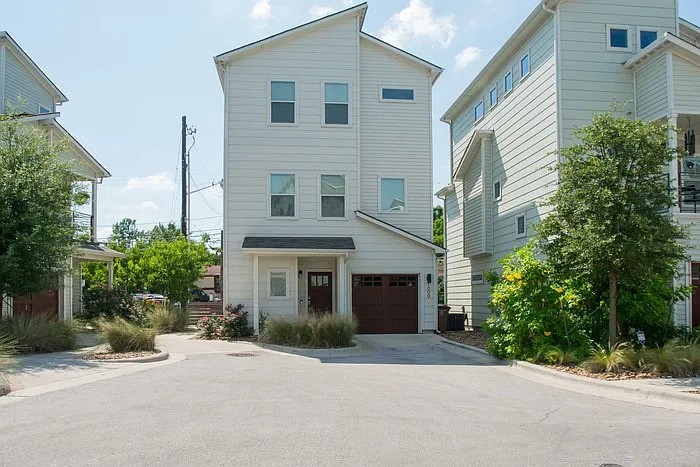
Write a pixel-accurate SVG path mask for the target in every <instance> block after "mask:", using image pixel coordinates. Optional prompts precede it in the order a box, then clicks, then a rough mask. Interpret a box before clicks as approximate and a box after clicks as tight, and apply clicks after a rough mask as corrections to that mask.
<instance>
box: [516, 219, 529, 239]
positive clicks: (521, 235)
mask: <svg viewBox="0 0 700 467" xmlns="http://www.w3.org/2000/svg"><path fill="white" fill-rule="evenodd" d="M521 217H522V218H523V225H524V226H525V229H524V230H523V232H522V233H518V219H520V218H521ZM523 237H527V216H526V215H525V214H521V215H519V216H515V238H523Z"/></svg>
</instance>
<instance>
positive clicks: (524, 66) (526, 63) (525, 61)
mask: <svg viewBox="0 0 700 467" xmlns="http://www.w3.org/2000/svg"><path fill="white" fill-rule="evenodd" d="M528 73H530V55H525V56H524V57H523V58H521V59H520V77H521V78H522V77H524V76H527V74H528Z"/></svg>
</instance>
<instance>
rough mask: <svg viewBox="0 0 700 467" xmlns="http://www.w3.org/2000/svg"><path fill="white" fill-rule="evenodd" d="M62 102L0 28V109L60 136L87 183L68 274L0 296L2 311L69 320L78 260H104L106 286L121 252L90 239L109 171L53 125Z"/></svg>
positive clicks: (74, 308)
mask: <svg viewBox="0 0 700 467" xmlns="http://www.w3.org/2000/svg"><path fill="white" fill-rule="evenodd" d="M67 101H68V98H67V97H66V96H65V95H64V94H63V93H62V92H61V91H60V90H59V89H58V88H57V87H56V85H55V84H54V83H53V82H52V81H51V80H50V79H49V77H48V76H46V74H44V72H43V71H41V69H40V68H39V67H38V66H37V65H36V63H34V61H33V60H32V59H31V58H30V57H29V55H27V53H26V52H25V51H24V50H22V48H21V47H20V46H19V45H18V44H17V42H15V41H14V39H13V38H12V37H11V36H10V35H9V34H8V33H7V32H5V31H0V113H2V114H7V113H12V114H14V115H15V116H16V118H17V119H18V120H20V121H21V122H22V123H24V124H27V125H35V126H38V127H40V128H42V129H43V130H45V132H46V135H47V137H48V138H50V139H51V140H65V141H66V143H67V148H66V149H65V152H64V153H63V154H61V157H62V158H63V159H64V160H66V161H69V162H70V164H71V167H72V171H73V172H74V173H75V174H76V175H78V178H79V180H80V183H83V184H85V185H89V191H91V193H92V196H91V197H90V202H89V203H88V205H86V206H76V207H75V210H74V211H73V220H74V222H75V223H76V226H77V227H78V229H79V233H80V234H81V238H83V239H84V240H86V241H85V242H83V243H81V244H80V246H79V248H77V250H76V252H75V255H74V257H73V258H72V260H71V265H72V267H73V272H72V273H70V274H67V275H66V276H65V277H61V278H58V280H57V285H56V288H55V289H50V290H45V291H43V292H40V293H34V294H30V295H27V296H24V297H14V298H10V297H4V298H5V299H4V300H2V314H3V315H11V314H13V313H16V314H21V313H28V314H37V313H46V314H49V315H52V316H56V317H58V318H62V319H69V318H71V317H72V316H73V314H75V313H77V312H79V311H80V310H81V303H82V277H81V264H82V263H83V262H85V261H102V262H106V263H108V264H109V265H110V267H109V271H110V274H109V281H110V286H111V278H112V274H111V272H112V267H111V266H112V261H113V259H114V258H118V257H123V256H124V255H123V254H122V253H119V252H116V251H113V250H111V249H109V248H106V247H104V246H102V245H99V244H98V243H97V242H96V237H95V235H96V232H97V185H98V184H100V183H101V182H102V180H103V179H104V178H106V177H109V176H110V173H109V172H108V171H107V169H105V168H104V167H103V166H102V165H101V164H100V163H99V162H98V161H97V160H96V159H95V158H94V157H93V156H92V155H91V154H90V153H89V152H88V151H87V150H86V149H85V148H84V147H83V146H82V145H81V144H80V143H79V142H78V140H76V139H75V138H74V137H73V136H72V135H71V134H70V133H69V132H68V131H67V130H66V129H65V128H64V127H63V126H62V125H61V124H60V123H58V120H57V119H58V117H60V115H61V114H60V113H59V112H58V110H57V106H60V105H61V104H63V103H64V102H67ZM86 188H88V187H87V186H86Z"/></svg>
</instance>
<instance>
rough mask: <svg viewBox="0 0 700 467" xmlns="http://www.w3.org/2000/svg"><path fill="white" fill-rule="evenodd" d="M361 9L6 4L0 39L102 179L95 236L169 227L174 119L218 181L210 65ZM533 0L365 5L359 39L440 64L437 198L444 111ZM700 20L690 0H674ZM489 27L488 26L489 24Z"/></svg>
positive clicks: (204, 224)
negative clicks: (56, 101)
mask: <svg viewBox="0 0 700 467" xmlns="http://www.w3.org/2000/svg"><path fill="white" fill-rule="evenodd" d="M357 3H360V1H348V0H197V1H192V0H190V1H185V0H172V1H164V0H139V1H134V0H120V1H114V0H112V1H104V0H103V1H94V0H62V1H55V0H33V1H9V0H2V6H1V7H0V10H2V15H1V16H0V30H6V31H7V32H9V33H10V35H11V36H12V37H13V38H14V39H15V41H17V42H18V43H19V45H20V46H21V47H22V48H23V49H24V50H25V52H27V53H28V54H29V56H31V57H32V59H33V60H34V61H35V62H36V63H37V64H38V65H39V67H40V68H41V69H42V70H43V71H44V72H45V73H46V74H47V75H48V76H49V77H50V78H51V80H52V81H53V82H54V83H56V85H57V86H58V87H59V88H60V89H61V91H63V93H64V94H66V95H67V96H68V98H69V102H67V103H65V104H63V105H62V106H61V107H59V108H58V110H59V111H60V112H61V117H60V122H61V124H62V125H64V126H65V127H66V128H67V129H68V130H69V131H70V132H71V133H72V134H73V136H75V137H76V138H77V139H78V141H80V142H81V143H82V144H83V146H85V147H86V148H87V149H88V151H90V153H91V154H92V155H93V156H94V157H96V158H97V159H98V160H99V161H100V162H101V163H102V165H104V166H105V167H106V168H107V169H108V170H109V171H110V172H111V174H112V177H111V178H108V179H105V180H104V183H103V184H102V185H101V186H100V187H99V191H98V206H99V213H98V225H99V229H98V239H100V240H106V238H107V237H108V236H109V233H110V231H111V225H112V224H113V223H115V222H117V221H119V220H120V219H123V218H125V217H130V218H133V219H136V220H137V223H138V225H139V226H141V227H142V228H146V229H147V228H150V227H152V226H153V225H155V224H156V223H159V222H160V223H167V222H169V221H174V222H175V223H176V224H178V225H179V218H180V214H179V208H180V182H179V179H180V167H179V163H178V161H179V157H180V156H179V153H180V121H181V117H182V116H183V115H186V116H187V121H188V124H189V125H191V126H194V127H195V128H196V129H197V133H196V135H195V138H196V142H195V144H194V146H193V147H192V149H191V152H190V155H191V172H192V187H191V189H192V190H195V189H198V188H203V187H206V186H208V185H211V184H212V182H216V181H218V180H220V179H221V178H222V174H223V92H222V90H221V85H220V83H219V79H218V77H217V74H216V70H215V67H214V62H213V60H212V57H213V56H214V55H217V54H219V53H222V52H225V51H227V50H230V49H233V48H236V47H239V46H241V45H245V44H247V43H249V42H252V41H255V40H258V39H261V38H264V37H267V36H269V35H272V34H275V33H277V32H280V31H282V30H285V29H288V28H290V27H295V26H297V25H300V24H303V23H305V22H308V21H311V20H313V19H315V18H318V17H320V16H323V15H326V14H329V13H332V12H334V11H338V10H341V9H344V8H347V7H348V6H350V5H353V4H357ZM539 3H540V1H539V0H381V1H380V0H369V10H368V12H367V17H366V19H365V23H364V27H363V30H364V31H366V32H368V33H370V34H373V35H376V36H378V37H380V38H382V39H384V40H385V41H387V42H389V43H391V44H393V45H396V46H398V47H401V48H403V49H404V50H406V51H408V52H410V53H413V54H415V55H418V56H419V57H422V58H424V59H426V60H428V61H430V62H432V63H436V64H438V65H440V66H442V67H443V68H445V71H444V73H443V74H442V76H441V77H440V79H439V80H438V81H437V83H436V85H435V87H434V89H433V164H434V170H433V174H434V179H433V186H434V188H435V190H434V191H437V190H438V189H439V188H441V187H442V186H444V185H446V184H447V183H448V182H449V128H448V126H447V125H446V124H444V123H442V122H440V121H439V118H440V116H441V115H442V114H443V113H444V111H445V110H447V108H448V107H449V106H450V104H451V103H452V102H453V101H454V99H456V98H457V96H459V94H460V93H461V92H462V90H464V88H465V87H466V86H467V85H468V84H469V82H470V81H471V80H472V79H473V77H474V76H475V75H476V74H477V73H478V72H479V70H481V68H482V67H483V66H484V65H485V64H486V63H487V62H488V60H489V59H490V58H491V57H492V56H493V55H494V53H495V52H496V51H497V50H498V49H499V48H500V47H501V46H502V45H503V43H504V42H505V41H506V40H507V39H508V37H509V36H510V35H511V34H512V33H513V32H514V31H515V29H516V28H517V27H518V26H519V25H520V23H522V21H523V20H524V19H525V18H526V17H527V15H528V14H529V13H530V12H531V11H532V10H533V9H534V8H535V7H536V6H537V5H538V4H539ZM679 3H680V14H681V16H682V17H684V18H686V19H688V20H690V21H692V22H694V23H696V24H698V23H700V2H698V1H697V0H679ZM496 18H497V19H498V20H497V21H494V19H496ZM222 198H223V192H222V190H221V189H220V188H219V187H218V186H214V187H210V188H207V189H204V190H202V191H199V192H197V193H194V194H193V195H192V208H191V211H192V215H191V217H192V221H191V225H192V227H191V229H192V235H193V238H198V237H200V236H201V235H202V233H204V232H207V233H209V234H211V235H212V237H214V238H215V239H217V238H218V232H219V231H220V229H221V227H222V225H223V220H222V211H223V208H222Z"/></svg>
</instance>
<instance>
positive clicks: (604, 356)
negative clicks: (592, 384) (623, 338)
mask: <svg viewBox="0 0 700 467" xmlns="http://www.w3.org/2000/svg"><path fill="white" fill-rule="evenodd" d="M638 362H639V360H638V358H637V353H636V352H635V351H634V349H633V348H632V347H631V346H630V345H629V344H627V343H625V342H620V343H618V344H617V345H615V347H613V348H612V349H611V350H608V349H606V348H605V347H601V346H600V345H597V346H596V347H594V348H593V349H591V351H590V355H589V357H588V358H587V359H586V360H584V361H583V363H582V364H581V366H582V367H583V368H585V369H587V370H589V371H592V372H594V373H617V372H618V371H620V370H622V369H625V368H628V369H634V368H636V367H637V365H638Z"/></svg>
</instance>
